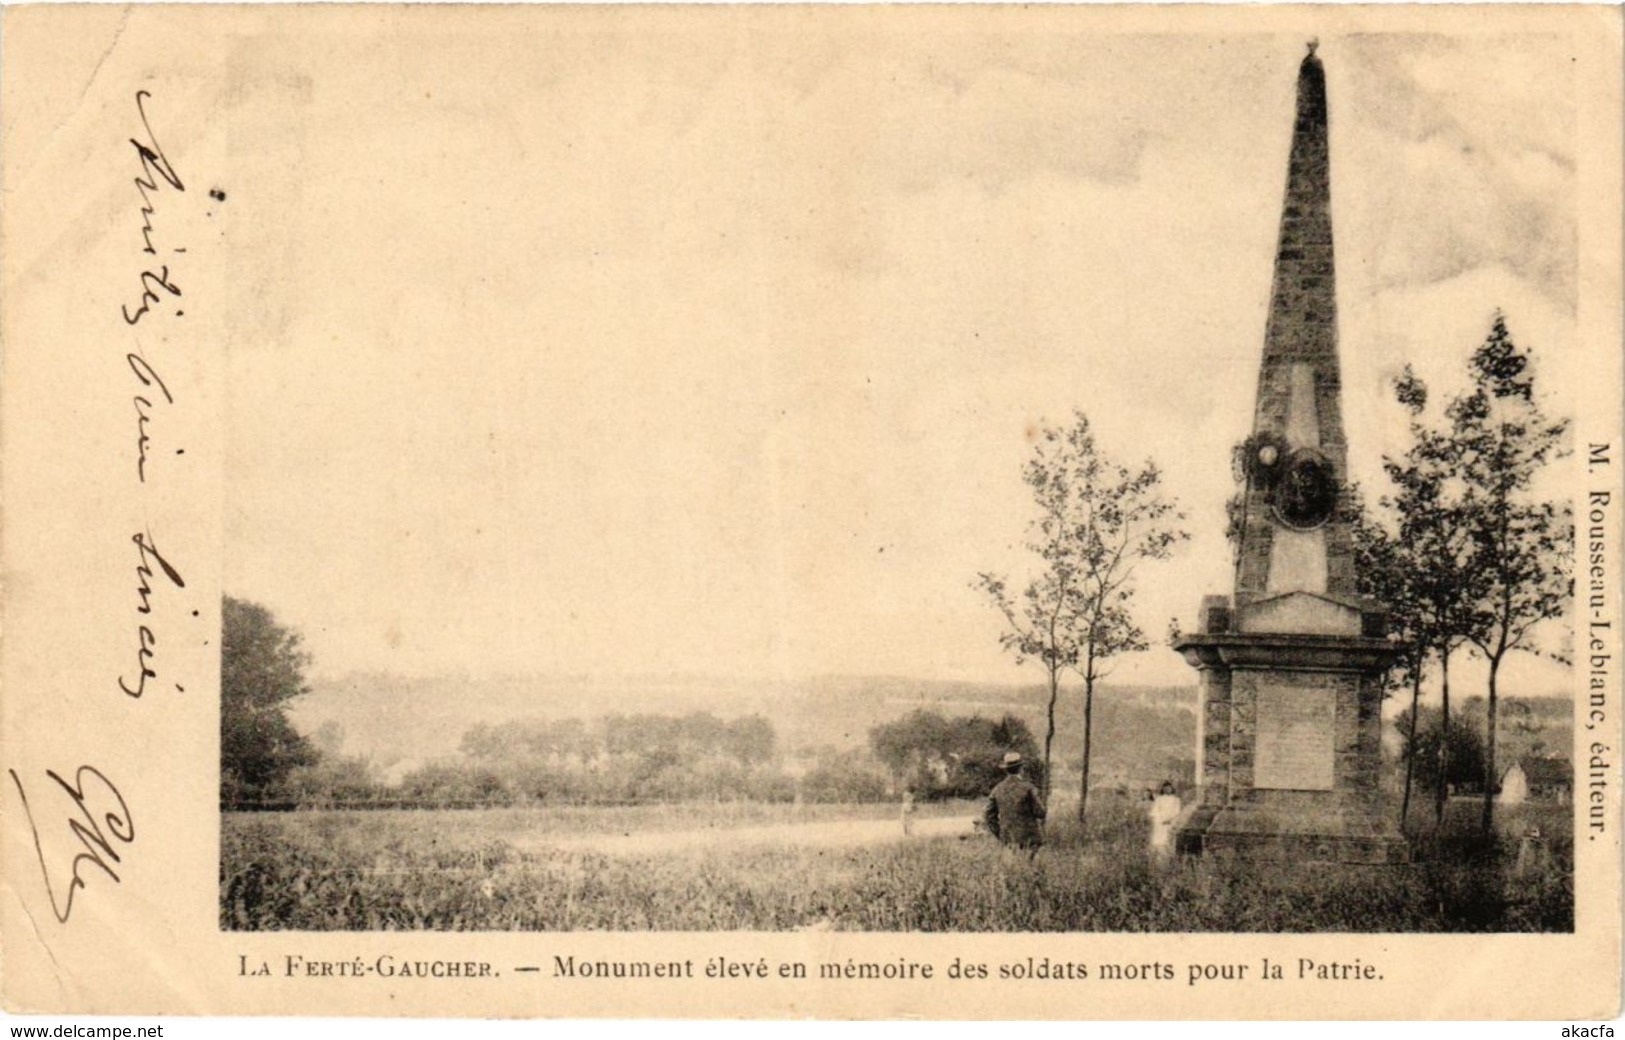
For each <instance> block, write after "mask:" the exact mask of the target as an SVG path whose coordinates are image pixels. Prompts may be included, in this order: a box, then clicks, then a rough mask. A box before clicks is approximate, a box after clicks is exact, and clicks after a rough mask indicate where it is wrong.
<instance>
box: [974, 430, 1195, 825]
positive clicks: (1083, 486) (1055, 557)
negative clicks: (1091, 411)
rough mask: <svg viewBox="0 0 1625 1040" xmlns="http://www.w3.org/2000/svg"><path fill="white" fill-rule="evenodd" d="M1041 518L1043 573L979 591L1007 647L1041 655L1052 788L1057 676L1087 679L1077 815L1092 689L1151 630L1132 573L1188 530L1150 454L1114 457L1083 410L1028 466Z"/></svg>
mask: <svg viewBox="0 0 1625 1040" xmlns="http://www.w3.org/2000/svg"><path fill="white" fill-rule="evenodd" d="M1022 475H1023V478H1024V479H1025V481H1026V483H1027V486H1028V487H1029V488H1031V489H1032V493H1033V500H1034V503H1035V504H1036V505H1037V506H1038V515H1037V517H1036V519H1035V520H1034V521H1033V527H1032V535H1031V537H1030V538H1029V541H1028V548H1029V549H1030V550H1031V551H1032V552H1033V553H1034V554H1035V555H1037V556H1038V558H1039V560H1040V561H1041V565H1040V569H1039V573H1038V575H1037V577H1035V578H1034V579H1033V580H1032V581H1031V582H1029V583H1028V584H1027V586H1026V587H1025V588H1024V589H1023V590H1022V592H1021V594H1020V596H1019V597H1015V596H1012V595H1011V594H1010V591H1009V586H1008V583H1007V581H1006V579H1005V578H1003V577H1001V576H998V575H994V574H990V573H983V574H981V575H979V576H978V579H977V582H976V585H977V586H978V587H979V588H981V589H982V590H983V591H984V592H985V593H986V594H987V595H988V597H989V598H990V599H991V600H992V601H993V603H994V605H995V606H996V607H997V608H998V609H999V612H1000V613H1001V614H1002V615H1003V617H1004V620H1005V629H1004V631H1003V632H1002V633H1001V634H1000V642H1001V644H1002V645H1003V646H1004V647H1005V648H1006V649H1007V650H1009V651H1011V652H1012V653H1013V654H1014V655H1015V657H1016V660H1017V662H1018V663H1021V662H1024V661H1026V660H1028V659H1037V660H1038V661H1039V662H1040V663H1041V664H1042V665H1043V666H1044V669H1045V674H1046V677H1047V678H1048V681H1049V700H1048V705H1047V710H1046V719H1045V723H1046V724H1045V732H1044V767H1045V777H1046V781H1045V783H1046V794H1047V793H1048V792H1047V787H1048V785H1049V780H1048V778H1049V777H1051V776H1053V770H1052V768H1051V756H1052V746H1053V743H1054V736H1055V708H1056V702H1057V700H1058V697H1059V693H1060V679H1061V675H1062V673H1063V672H1065V671H1067V670H1068V669H1070V670H1072V671H1074V672H1075V673H1076V674H1077V675H1078V676H1079V677H1081V678H1082V680H1083V776H1082V780H1081V782H1080V787H1079V800H1078V818H1079V819H1080V820H1082V819H1084V818H1085V817H1086V815H1087V812H1088V804H1089V766H1090V757H1091V754H1092V750H1093V740H1094V696H1095V689H1096V686H1097V684H1098V683H1099V682H1100V681H1101V680H1102V679H1104V678H1105V677H1106V676H1107V674H1108V673H1109V662H1110V661H1111V660H1112V659H1113V658H1116V657H1118V656H1120V655H1122V654H1125V653H1132V652H1134V651H1138V650H1144V649H1146V647H1147V646H1148V645H1149V644H1148V643H1147V641H1146V638H1145V633H1144V632H1143V631H1142V630H1141V629H1140V627H1139V626H1138V625H1137V624H1136V623H1135V621H1134V619H1133V617H1132V615H1131V614H1130V612H1129V609H1128V608H1129V604H1130V603H1131V601H1132V600H1133V596H1134V578H1135V572H1136V569H1137V568H1138V566H1139V564H1140V563H1141V562H1142V561H1145V560H1159V559H1166V558H1167V557H1168V556H1169V555H1171V554H1172V552H1173V548H1174V546H1175V545H1176V544H1177V543H1179V542H1181V541H1184V540H1185V539H1187V538H1188V537H1189V535H1188V534H1186V532H1184V531H1183V530H1181V529H1180V528H1179V527H1178V526H1177V525H1178V524H1179V523H1180V522H1181V521H1183V519H1184V516H1183V514H1181V513H1180V512H1179V510H1178V508H1177V506H1176V505H1175V504H1174V502H1173V501H1172V500H1170V499H1167V498H1165V497H1163V495H1162V492H1161V483H1162V474H1161V471H1160V470H1158V468H1157V467H1156V465H1155V464H1154V463H1152V462H1150V461H1147V462H1146V463H1145V464H1144V465H1143V466H1142V467H1141V468H1140V469H1138V470H1130V469H1128V468H1126V467H1124V466H1122V465H1120V464H1118V463H1116V462H1115V461H1113V460H1112V459H1110V458H1108V457H1107V456H1106V455H1105V454H1104V453H1103V452H1102V451H1101V449H1100V446H1099V444H1098V443H1097V442H1096V439H1095V434H1094V430H1093V428H1092V427H1091V426H1090V423H1089V420H1088V418H1087V417H1086V416H1085V415H1084V414H1083V413H1082V412H1077V413H1074V420H1073V422H1072V424H1071V425H1070V426H1066V427H1060V426H1046V427H1045V428H1044V429H1043V430H1042V431H1040V433H1039V436H1038V439H1037V443H1036V444H1035V445H1034V448H1033V455H1032V457H1031V458H1030V459H1029V460H1028V462H1027V465H1026V467H1025V468H1024V470H1023V473H1022Z"/></svg>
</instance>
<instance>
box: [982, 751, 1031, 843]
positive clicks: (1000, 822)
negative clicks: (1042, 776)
mask: <svg viewBox="0 0 1625 1040" xmlns="http://www.w3.org/2000/svg"><path fill="white" fill-rule="evenodd" d="M1021 766H1022V762H1021V754H1020V753H1019V752H1016V751H1011V752H1007V753H1006V754H1005V756H1004V779H1003V780H1000V781H999V782H998V785H997V786H995V787H994V788H993V790H992V791H991V792H989V793H988V796H987V807H986V808H985V809H983V810H982V821H983V823H984V825H985V826H986V827H987V832H988V833H989V834H991V835H993V836H994V837H995V838H998V839H999V840H1000V841H1002V842H1004V844H1005V845H1006V846H1008V847H1010V848H1013V849H1022V850H1023V851H1025V852H1026V853H1027V855H1028V856H1029V857H1031V856H1034V855H1036V854H1037V853H1038V847H1039V846H1040V845H1042V844H1044V797H1043V795H1041V794H1039V793H1038V788H1037V787H1034V786H1033V785H1032V783H1030V782H1029V781H1028V780H1027V778H1026V777H1024V776H1022V775H1021Z"/></svg>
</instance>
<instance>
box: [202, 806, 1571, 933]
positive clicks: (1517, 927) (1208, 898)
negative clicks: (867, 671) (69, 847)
mask: <svg viewBox="0 0 1625 1040" xmlns="http://www.w3.org/2000/svg"><path fill="white" fill-rule="evenodd" d="M1141 808H1142V807H1141V806H1140V805H1138V804H1135V803H1113V802H1110V801H1108V802H1107V803H1105V804H1102V805H1101V806H1099V808H1098V809H1094V810H1092V818H1091V822H1090V825H1089V828H1088V830H1087V832H1085V831H1083V830H1081V829H1080V828H1079V826H1078V825H1077V824H1076V823H1073V822H1070V821H1067V822H1060V820H1059V819H1058V822H1057V823H1056V824H1054V825H1053V826H1052V828H1051V830H1050V842H1049V845H1048V846H1047V847H1046V848H1045V849H1044V850H1043V851H1042V852H1041V853H1040V854H1039V856H1038V857H1037V859H1036V860H1035V861H1031V862H1029V861H1028V860H1027V859H1026V858H1025V857H1022V856H1020V855H1015V854H1011V853H1009V852H1006V851H1005V850H1004V849H1002V848H1000V847H999V846H998V845H997V844H996V843H994V842H993V841H991V840H990V839H986V838H983V837H980V836H976V837H968V838H965V839H963V840H957V839H953V838H947V839H930V840H914V841H902V840H899V841H897V842H895V843H892V844H885V845H877V846H872V847H862V848H844V849H832V848H814V847H806V846H796V845H783V844H780V845H758V846H755V847H728V848H706V849H691V850H687V851H672V852H666V853H659V854H647V855H629V856H609V855H604V854H600V853H595V852H591V851H580V850H563V849H549V848H545V847H544V848H539V849H537V850H536V851H521V850H518V849H516V848H515V847H514V846H513V845H512V844H510V843H509V842H508V841H507V840H505V839H504V838H502V837H499V836H497V833H496V832H498V831H499V830H501V831H507V832H508V833H509V834H510V835H511V834H513V830H512V828H513V827H514V826H517V825H520V824H522V822H523V821H522V820H521V819H519V818H512V819H504V820H503V821H502V822H503V826H502V827H501V828H496V827H491V828H486V829H485V832H484V833H481V832H480V829H479V828H477V827H474V826H472V825H471V824H470V823H469V822H468V821H467V820H466V819H465V821H464V822H463V824H462V825H461V826H462V829H461V830H460V831H455V830H452V829H449V828H447V827H446V826H445V825H446V824H447V822H448V821H447V820H446V816H447V815H449V814H442V813H408V814H399V815H398V816H396V817H395V820H396V824H395V825H394V826H393V827H392V826H390V825H389V824H388V822H387V821H386V820H385V819H383V818H381V817H379V815H378V814H367V813H359V814H345V813H312V814H276V815H253V816H228V817H227V818H226V819H225V821H224V826H223V833H222V848H221V864H220V885H221V892H220V898H221V903H220V923H221V926H222V927H223V928H226V929H250V930H251V929H296V930H396V929H401V930H418V929H428V930H458V929H470V930H514V931H518V930H580V929H607V930H615V931H635V930H660V931H711V930H725V931H776V930H788V929H798V928H834V929H852V930H862V931H1112V932H1155V931H1176V932H1186V931H1243V932H1309V931H1359V932H1411V931H1452V932H1466V931H1568V930H1572V928H1573V921H1574V893H1573V883H1572V859H1573V857H1572V844H1571V843H1570V842H1569V841H1568V839H1567V838H1566V837H1561V836H1559V837H1557V838H1554V839H1553V841H1552V845H1551V857H1550V862H1549V863H1547V864H1545V865H1544V866H1543V867H1541V868H1540V869H1539V870H1536V871H1534V872H1532V873H1530V874H1528V875H1527V876H1525V877H1523V878H1520V879H1516V880H1514V879H1512V878H1511V877H1510V874H1511V865H1512V862H1513V855H1514V854H1515V851H1516V840H1515V839H1512V838H1507V839H1500V840H1494V841H1489V842H1482V841H1478V840H1476V839H1475V838H1474V837H1473V835H1472V831H1471V824H1470V822H1469V823H1467V825H1466V826H1462V825H1460V824H1458V822H1457V821H1454V820H1450V821H1447V824H1448V826H1447V829H1446V830H1445V831H1444V832H1443V833H1441V834H1439V835H1436V836H1429V837H1423V838H1421V839H1419V840H1418V841H1417V842H1416V845H1415V848H1416V851H1417V853H1418V860H1417V862H1414V863H1412V864H1410V865H1408V866H1404V867H1396V868H1373V867H1355V866H1341V865H1332V864H1301V865H1290V864H1283V865H1264V866H1247V865H1244V864H1235V863H1223V862H1214V861H1207V860H1182V861H1178V862H1175V863H1174V864H1172V865H1170V866H1168V867H1165V868H1160V869H1159V868H1156V867H1153V866H1152V864H1150V863H1149V861H1148V860H1147V857H1146V854H1145V839H1146V825H1145V823H1144V819H1143V815H1142V812H1141ZM1526 808H1529V811H1530V812H1538V810H1535V809H1533V808H1532V807H1526ZM1056 815H1057V817H1060V816H1061V815H1062V814H1056ZM1548 817H1549V818H1548ZM1539 822H1540V823H1541V825H1542V828H1543V829H1544V830H1545V831H1546V833H1548V834H1558V835H1567V833H1568V825H1567V818H1566V817H1565V816H1564V815H1563V814H1562V813H1561V811H1549V812H1548V813H1547V814H1546V815H1545V816H1542V818H1541V819H1540V821H1539ZM1509 824H1510V826H1509V829H1510V830H1511V832H1512V833H1517V832H1518V831H1519V830H1521V827H1519V826H1518V820H1517V819H1512V820H1509ZM450 834H455V835H456V838H455V839H452V838H447V837H445V836H446V835H450ZM532 837H533V836H532Z"/></svg>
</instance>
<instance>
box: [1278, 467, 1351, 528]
mask: <svg viewBox="0 0 1625 1040" xmlns="http://www.w3.org/2000/svg"><path fill="white" fill-rule="evenodd" d="M1271 505H1273V506H1274V508H1275V518H1276V519H1277V520H1279V521H1280V522H1281V523H1282V524H1283V525H1285V526H1287V527H1290V528H1292V529H1294V530H1297V531H1309V530H1313V529H1314V528H1316V527H1319V526H1320V525H1321V524H1324V523H1325V522H1326V521H1327V520H1330V519H1331V517H1332V512H1333V511H1334V510H1336V508H1337V474H1335V473H1334V472H1332V464H1331V460H1330V459H1328V458H1326V456H1324V455H1322V454H1321V453H1320V452H1318V451H1315V450H1314V449H1313V448H1299V449H1298V450H1297V451H1295V452H1293V453H1292V455H1291V457H1290V458H1288V459H1287V460H1286V464H1285V465H1284V466H1282V467H1281V475H1280V477H1279V478H1278V479H1277V480H1276V483H1275V490H1274V494H1273V495H1271Z"/></svg>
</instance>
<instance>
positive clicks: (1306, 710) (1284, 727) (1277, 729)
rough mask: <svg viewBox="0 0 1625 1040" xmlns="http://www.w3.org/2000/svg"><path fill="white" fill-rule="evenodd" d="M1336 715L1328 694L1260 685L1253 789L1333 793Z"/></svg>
mask: <svg viewBox="0 0 1625 1040" xmlns="http://www.w3.org/2000/svg"><path fill="white" fill-rule="evenodd" d="M1336 711H1337V704H1336V695H1335V694H1334V693H1333V692H1332V691H1331V690H1329V689H1315V688H1313V687H1309V688H1305V687H1302V686H1287V685H1283V684H1279V683H1274V682H1261V683H1259V685H1258V735H1257V737H1256V741H1257V743H1256V744H1255V751H1254V760H1253V786H1254V787H1259V788H1271V789H1275V790H1286V791H1330V790H1331V789H1332V721H1333V719H1334V718H1335V717H1336Z"/></svg>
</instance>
